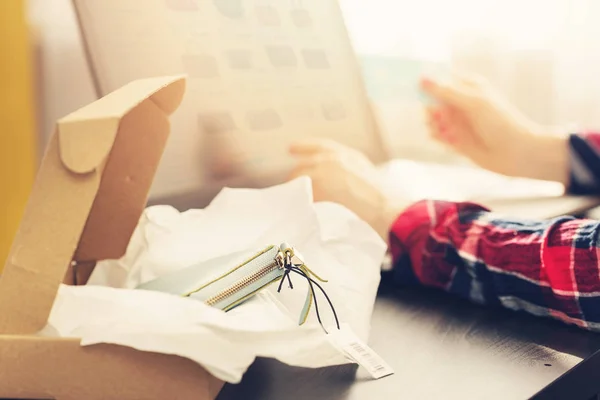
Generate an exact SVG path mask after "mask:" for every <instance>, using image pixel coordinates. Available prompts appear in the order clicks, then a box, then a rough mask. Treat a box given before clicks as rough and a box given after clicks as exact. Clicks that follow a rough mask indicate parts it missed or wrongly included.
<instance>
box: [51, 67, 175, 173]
mask: <svg viewBox="0 0 600 400" xmlns="http://www.w3.org/2000/svg"><path fill="white" fill-rule="evenodd" d="M184 85H185V80H184V79H183V77H161V78H151V79H144V80H139V81H134V82H131V83H130V84H128V85H126V86H124V87H122V88H121V89H119V90H117V91H115V92H112V93H109V94H108V95H106V96H104V97H102V98H101V99H99V100H97V101H95V102H93V103H91V104H89V105H87V106H85V107H83V108H81V109H79V110H77V111H75V112H73V113H72V114H69V115H67V116H66V117H64V118H62V119H60V120H59V121H58V137H59V146H60V157H61V159H62V161H63V163H64V164H65V166H66V167H67V168H69V169H70V170H71V171H73V172H75V173H80V174H84V173H88V172H92V171H94V170H95V169H97V168H99V167H101V166H102V163H103V162H104V160H105V159H106V157H108V154H109V153H110V150H111V148H112V146H113V142H114V140H115V136H116V134H117V130H118V127H119V121H120V120H121V118H123V116H125V115H126V114H127V113H128V112H129V111H131V110H132V109H133V108H134V107H135V106H137V105H138V104H140V103H141V102H142V101H144V100H146V99H148V98H149V99H150V100H152V102H153V103H154V104H156V105H157V106H158V107H159V108H160V109H161V110H162V111H163V112H164V113H165V114H167V115H170V114H172V113H173V112H174V111H175V110H176V109H177V107H178V106H179V104H180V103H181V100H182V98H183V93H184V88H185V86H184Z"/></svg>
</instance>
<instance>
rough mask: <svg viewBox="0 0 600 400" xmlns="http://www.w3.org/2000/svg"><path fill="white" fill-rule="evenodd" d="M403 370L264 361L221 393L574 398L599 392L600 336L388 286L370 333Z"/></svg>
mask: <svg viewBox="0 0 600 400" xmlns="http://www.w3.org/2000/svg"><path fill="white" fill-rule="evenodd" d="M369 343H370V345H371V347H372V348H373V349H374V350H375V351H376V352H378V353H379V354H380V355H382V356H383V357H384V358H385V359H386V361H387V362H388V363H389V364H390V365H391V366H392V367H393V368H394V369H395V372H396V373H395V374H394V375H392V376H388V377H386V378H383V379H380V380H377V381H374V380H371V379H370V378H369V377H368V376H367V374H366V373H365V372H364V371H363V370H362V369H358V370H357V368H356V367H355V366H352V365H349V366H340V367H331V368H322V369H316V370H311V369H302V368H293V367H289V366H286V365H284V364H281V363H278V362H276V361H274V360H265V359H260V360H258V361H257V362H256V363H255V364H254V365H253V366H252V367H251V368H250V369H249V370H248V372H247V373H246V375H245V376H244V379H243V381H242V382H241V383H240V384H239V385H226V386H225V387H224V388H223V391H222V392H221V394H220V395H219V397H218V399H219V400H229V399H245V400H253V399H257V400H258V399H260V400H270V399H273V400H275V399H276V400H282V399H286V400H300V399H302V400H304V399H306V400H308V399H312V400H320V399H328V400H330V399H333V400H335V399H340V400H341V399H345V400H354V399H356V400H364V399H372V400H377V399H461V400H462V399H476V400H484V399H499V400H500V399H501V400H511V399H529V398H535V399H569V400H577V399H581V400H589V399H592V398H595V397H594V396H595V394H596V393H600V356H593V355H594V353H595V352H596V351H597V350H599V349H600V334H594V333H588V332H585V331H583V330H580V329H578V328H573V327H569V326H565V325H563V324H561V323H558V322H553V321H550V320H546V319H542V318H536V317H531V316H528V315H525V314H521V313H516V312H511V311H506V310H501V309H490V308H485V307H481V306H477V305H473V304H470V303H468V302H466V301H463V300H461V299H457V298H454V297H451V296H449V295H446V294H444V293H441V292H438V291H433V290H428V289H412V288H411V289H397V288H392V287H388V286H387V285H385V284H382V287H381V289H380V293H379V296H378V299H377V303H376V306H375V312H374V315H373V320H372V332H371V338H370V341H369Z"/></svg>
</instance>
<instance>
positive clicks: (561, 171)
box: [515, 134, 570, 187]
mask: <svg viewBox="0 0 600 400" xmlns="http://www.w3.org/2000/svg"><path fill="white" fill-rule="evenodd" d="M516 151H518V152H520V154H518V155H517V157H515V159H516V160H519V161H518V163H519V164H518V165H516V166H515V167H516V168H515V172H516V173H515V175H517V176H521V177H524V178H531V179H541V180H545V181H554V182H559V183H562V184H563V185H565V187H567V186H568V185H569V173H570V163H569V160H570V155H569V137H568V136H567V135H560V136H557V135H548V134H542V135H535V136H531V137H529V138H528V139H525V141H524V143H523V144H522V146H519V148H518V149H517V150H516Z"/></svg>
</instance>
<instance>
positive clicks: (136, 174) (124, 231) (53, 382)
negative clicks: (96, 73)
mask: <svg viewBox="0 0 600 400" xmlns="http://www.w3.org/2000/svg"><path fill="white" fill-rule="evenodd" d="M184 91H185V79H184V78H182V77H162V78H151V79H143V80H138V81H134V82H132V83H130V84H128V85H126V86H124V87H122V88H121V89H118V90H117V91H115V92H113V93H111V94H109V95H107V96H105V97H103V98H101V99H100V100H98V101H96V102H94V103H92V104H90V105H88V106H86V107H84V108H82V109H80V110H78V111H76V112H75V113H73V114H70V115H68V116H67V117H65V118H63V119H62V120H60V121H59V122H58V126H57V130H56V132H55V134H54V135H53V137H52V139H51V140H50V143H49V145H48V148H47V150H46V154H45V156H44V158H43V160H42V164H41V166H40V169H39V172H38V176H37V179H36V182H35V184H34V187H33V191H32V193H31V196H30V198H29V202H28V205H27V208H26V210H25V214H24V217H23V219H22V221H21V225H20V228H19V231H18V233H17V235H16V238H15V240H14V242H13V245H12V248H11V251H10V254H9V257H8V259H7V261H6V265H5V269H4V273H3V275H2V276H1V277H0V398H13V399H15V398H19V399H49V398H52V399H57V400H75V399H77V400H81V399H86V400H94V399H98V400H100V399H104V400H105V399H119V400H126V399H144V400H148V399H172V398H177V399H194V400H199V399H214V398H215V397H216V395H217V393H218V392H219V391H220V389H221V387H222V385H223V383H222V382H220V381H219V380H217V379H216V378H214V377H212V376H211V375H210V374H208V373H207V372H206V371H205V370H204V369H202V368H201V367H200V366H198V365H197V364H195V363H193V362H192V361H189V360H186V359H183V358H179V357H175V356H168V355H162V354H154V353H147V352H140V351H137V350H134V349H131V348H126V347H121V346H115V345H95V346H90V347H81V346H80V342H79V340H77V339H60V338H47V337H46V338H44V337H40V336H38V335H36V333H37V332H39V331H40V330H41V329H42V328H43V327H44V326H45V325H46V322H47V320H48V316H49V313H50V311H51V309H52V305H53V303H54V300H55V297H56V294H57V290H58V288H59V285H60V284H61V283H62V282H64V283H67V284H82V283H85V282H86V280H87V278H88V277H89V274H90V273H91V271H92V268H93V266H94V264H95V262H96V261H97V260H102V259H108V258H120V257H121V256H122V255H123V254H124V253H125V250H126V248H127V245H128V243H129V240H130V237H131V235H132V233H133V230H134V229H135V227H136V225H137V223H138V220H139V218H140V215H141V213H142V211H143V210H144V208H145V205H146V201H147V196H148V191H149V189H150V185H151V183H152V179H153V176H154V174H155V171H156V168H157V165H158V163H159V160H160V158H161V155H162V153H163V148H164V146H165V143H166V140H167V137H168V136H169V130H170V127H169V119H168V116H169V115H170V114H171V113H173V112H174V111H175V110H176V109H177V107H178V106H179V104H180V102H181V99H182V97H183V94H184Z"/></svg>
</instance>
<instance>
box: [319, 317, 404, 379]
mask: <svg viewBox="0 0 600 400" xmlns="http://www.w3.org/2000/svg"><path fill="white" fill-rule="evenodd" d="M328 336H329V338H330V340H331V341H332V343H333V344H334V345H335V346H336V347H338V348H339V349H340V350H341V351H343V352H344V353H345V354H346V355H347V356H348V357H350V358H351V359H352V360H354V361H355V362H356V363H357V364H358V365H360V366H361V367H363V368H365V369H366V370H367V371H368V372H369V374H371V376H372V377H373V378H374V379H380V378H383V377H385V376H388V375H392V374H393V373H394V370H393V369H392V367H390V366H389V365H388V364H387V363H386V362H385V361H383V359H382V358H381V357H380V356H379V355H378V354H377V353H375V352H374V351H373V349H371V348H370V347H369V346H367V345H366V344H365V343H363V342H362V341H361V340H360V339H359V338H358V337H357V336H356V335H355V334H354V332H352V330H351V328H350V327H349V326H348V325H346V324H344V325H342V326H341V329H340V330H332V331H330V334H329V335H328Z"/></svg>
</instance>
